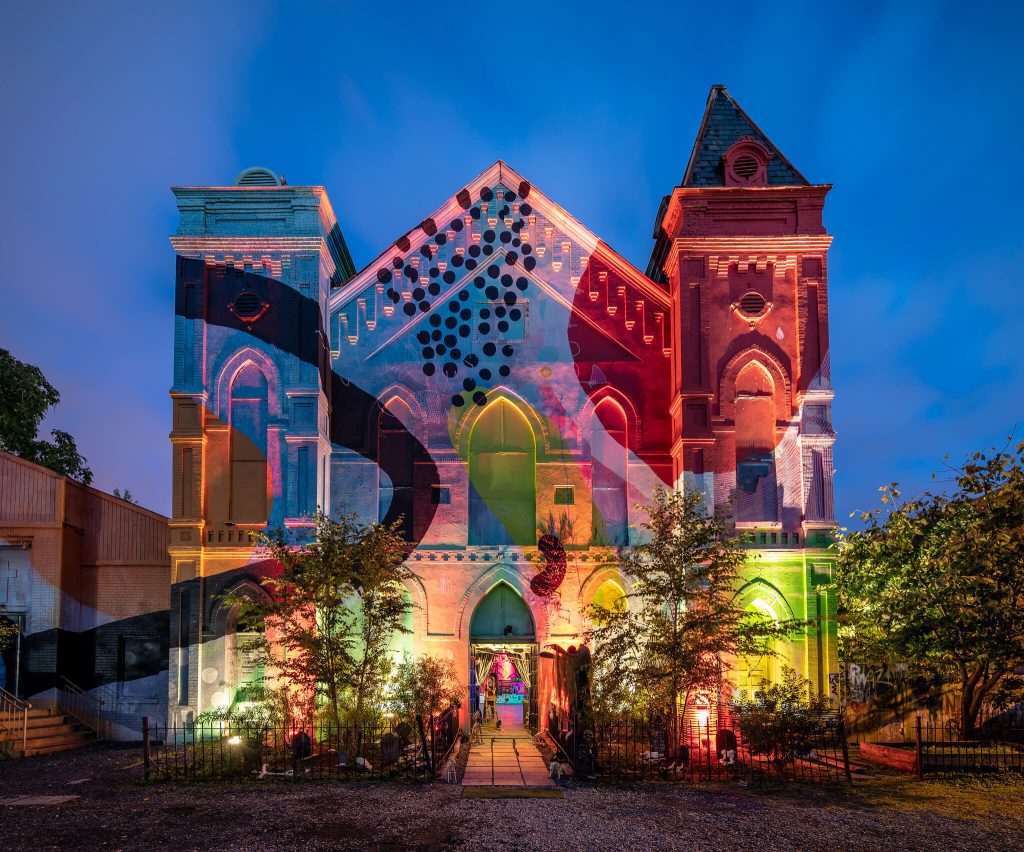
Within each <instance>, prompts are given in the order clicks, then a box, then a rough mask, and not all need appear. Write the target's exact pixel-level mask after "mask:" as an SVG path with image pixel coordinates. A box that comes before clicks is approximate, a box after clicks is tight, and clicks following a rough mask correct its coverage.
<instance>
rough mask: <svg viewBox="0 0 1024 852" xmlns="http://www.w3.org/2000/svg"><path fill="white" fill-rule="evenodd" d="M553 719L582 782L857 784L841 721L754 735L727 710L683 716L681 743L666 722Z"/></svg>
mask: <svg viewBox="0 0 1024 852" xmlns="http://www.w3.org/2000/svg"><path fill="white" fill-rule="evenodd" d="M579 721H580V720H579V719H578V718H577V717H575V716H572V715H568V716H563V717H562V718H560V719H559V718H555V717H552V718H549V720H548V729H547V730H548V733H549V735H550V736H551V738H552V739H553V740H554V742H555V745H556V747H557V749H558V751H560V752H561V754H562V756H563V757H564V758H565V759H567V760H568V762H569V763H570V764H571V765H572V767H573V770H574V772H575V774H576V775H577V777H604V778H609V779H613V780H656V779H661V780H669V781H701V782H708V781H740V780H742V781H747V782H751V781H758V780H776V781H802V782H834V781H846V782H849V781H850V780H851V772H850V760H849V752H848V748H847V742H846V731H845V728H844V725H843V720H842V718H841V717H831V716H830V717H826V718H821V719H817V720H814V722H813V724H807V723H806V722H805V723H804V724H802V725H800V726H798V727H796V728H794V727H793V726H786V725H780V726H778V727H777V728H775V729H774V730H772V729H769V728H766V727H765V726H764V725H760V726H758V727H757V729H756V730H752V729H751V726H750V725H745V724H744V723H743V722H742V721H741V720H740V719H738V718H736V717H734V716H731V715H729V712H728V710H727V708H719V710H718V712H717V713H711V712H709V713H708V714H707V716H706V717H705V718H703V719H701V718H690V717H681V718H680V720H679V725H678V734H677V736H678V744H676V745H673V744H672V741H673V739H675V736H676V735H675V733H674V732H673V731H672V730H670V726H669V724H668V723H667V722H666V721H664V720H641V719H634V718H630V719H619V720H614V721H599V722H591V723H589V724H583V725H580V724H579Z"/></svg>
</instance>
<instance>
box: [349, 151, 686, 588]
mask: <svg viewBox="0 0 1024 852" xmlns="http://www.w3.org/2000/svg"><path fill="white" fill-rule="evenodd" d="M494 172H495V176H496V177H498V178H499V180H498V181H497V182H494V183H489V184H485V185H483V186H479V188H478V189H476V190H474V191H473V192H470V191H469V190H465V191H463V192H460V193H459V194H458V195H457V196H456V197H455V198H454V199H452V201H451V202H449V203H448V204H447V205H446V206H445V207H444V208H442V211H441V212H440V213H439V214H437V215H436V216H434V217H433V218H431V219H428V220H425V221H424V222H423V223H422V225H421V228H420V229H414V230H413V231H411V232H410V234H409V235H408V236H407V237H403V238H402V240H399V241H398V242H397V243H396V244H395V246H394V247H393V248H392V249H391V250H389V251H388V252H385V253H384V255H383V256H382V257H381V258H380V259H378V261H376V262H375V263H374V264H372V265H371V267H370V268H369V269H368V270H367V271H366V272H364V273H361V274H360V275H357V276H356V278H355V279H353V281H351V282H350V283H349V284H347V285H346V286H345V287H344V288H342V290H341V291H339V292H338V293H337V294H335V296H334V297H332V307H331V327H332V334H334V333H335V329H336V330H337V331H336V334H334V336H335V337H336V339H337V341H338V344H337V345H338V346H339V348H340V350H341V352H340V356H339V357H338V358H336V361H335V363H336V365H344V368H345V379H346V381H349V382H352V383H354V384H358V385H360V386H361V388H362V389H363V390H364V391H366V392H367V393H368V394H373V395H377V396H378V397H379V396H381V395H389V394H391V393H392V392H394V391H393V389H396V388H397V389H399V392H400V393H401V394H402V396H403V398H406V396H408V397H409V398H412V399H415V400H416V402H417V403H418V406H419V411H418V412H417V411H416V410H415V409H416V408H417V406H416V405H410V406H408V408H407V409H406V410H407V412H408V416H409V417H410V421H409V422H406V423H405V426H406V428H407V429H409V430H410V431H416V429H417V428H418V427H423V426H425V427H426V431H427V432H428V433H430V434H432V435H435V436H436V433H434V429H435V427H436V425H437V423H438V421H442V422H444V423H445V424H446V426H447V432H448V439H449V442H450V446H451V447H452V448H454V449H455V450H456V451H457V452H458V456H459V459H460V460H461V462H462V464H463V474H464V475H465V476H466V477H467V479H468V486H469V487H468V492H467V497H468V500H467V502H468V504H469V505H468V506H467V507H464V508H468V510H469V511H468V514H469V519H468V535H467V541H468V543H469V544H470V545H473V544H491V545H493V544H498V545H501V544H505V545H513V546H516V547H519V548H523V549H532V548H537V547H540V549H541V553H542V556H543V557H544V560H545V562H544V564H543V566H542V567H541V570H540V572H539V573H538V575H537V577H535V578H533V582H532V583H531V585H532V588H533V591H534V593H535V594H538V595H539V596H550V595H552V594H553V593H554V592H555V591H556V590H557V589H558V587H559V585H560V583H561V582H562V581H563V580H564V576H565V563H566V559H565V550H566V548H567V547H568V546H570V545H572V546H577V547H578V546H587V545H590V544H612V545H620V544H625V543H627V541H628V528H629V521H628V510H627V507H628V506H629V505H634V504H636V503H638V502H644V501H645V500H646V499H647V498H649V496H650V493H651V491H652V488H653V486H654V485H656V484H658V483H659V482H670V481H671V463H670V461H669V458H668V454H667V446H668V429H667V427H664V426H662V427H659V426H658V425H657V424H658V423H660V422H662V421H663V420H664V414H663V412H664V411H665V410H667V405H668V374H669V371H668V370H667V366H668V362H667V357H668V355H669V354H670V350H669V345H668V331H667V328H666V322H665V318H666V316H667V310H668V307H669V304H668V299H667V296H666V295H665V294H664V293H662V292H661V291H658V290H657V288H655V287H653V285H651V283H650V282H649V281H648V280H647V279H645V278H644V277H643V276H642V275H641V274H640V273H639V272H637V271H636V270H633V269H631V268H629V267H628V266H627V265H626V264H624V263H623V262H622V261H621V260H620V259H618V258H617V257H616V256H615V255H614V253H613V252H611V251H610V250H608V249H607V248H606V247H604V246H603V244H601V243H600V242H599V241H597V240H596V239H595V238H594V237H593V236H592V235H590V234H589V233H587V232H586V231H585V230H584V229H583V228H581V227H580V226H579V225H578V223H576V222H575V221H574V220H572V219H571V218H570V217H568V216H567V215H565V214H564V212H563V211H561V210H560V209H559V208H557V206H556V205H554V204H552V203H551V202H550V201H548V200H547V199H544V198H543V197H541V196H539V195H538V194H537V193H536V191H535V190H534V189H533V188H532V187H531V186H530V184H529V183H527V182H526V181H521V180H520V181H518V182H517V183H514V184H513V185H512V186H509V185H508V184H507V183H506V182H503V181H502V180H500V178H501V176H502V174H503V173H504V174H511V173H510V171H509V170H508V169H507V167H504V166H503V165H501V164H499V165H498V166H496V167H495V169H494ZM513 187H514V188H513ZM535 197H536V201H535V200H534V199H535ZM595 262H596V264H597V266H598V267H601V269H602V270H603V273H602V274H601V276H600V281H601V285H603V289H602V287H601V286H599V285H598V283H597V282H598V279H597V278H596V277H595V278H594V284H593V286H592V285H591V283H590V281H591V278H590V277H588V276H589V270H590V268H591V266H592V264H594V263H595ZM612 263H614V264H615V269H614V270H612V274H611V276H610V277H609V274H608V272H609V269H610V268H611V265H612ZM583 281H586V282H587V283H586V285H585V287H586V292H588V293H590V295H589V296H586V297H584V299H583V300H582V301H581V300H580V293H581V292H583V285H582V284H581V282H583ZM609 287H610V288H611V289H609ZM620 302H621V305H622V307H621V310H620ZM609 318H611V319H609ZM634 350H646V351H645V352H644V356H645V358H649V359H650V363H648V362H647V361H645V360H644V359H643V358H638V357H637V356H636V353H635V352H634ZM582 359H586V360H582ZM380 362H386V363H388V365H389V369H388V370H386V371H382V370H380V369H379V368H378V367H377V364H378V363H380ZM361 365H365V366H364V367H361ZM655 365H656V369H655V368H654V367H655ZM336 369H340V366H339V367H336ZM581 375H584V376H585V379H584V381H581ZM609 376H612V378H611V379H609V378H608V377H609ZM599 377H602V378H601V379H599ZM595 406H596V407H597V411H596V415H595ZM627 410H628V412H629V413H628V414H627V413H626V412H627ZM656 412H660V413H657V414H656ZM648 416H649V420H648V421H647V422H649V423H651V424H654V425H653V426H652V432H657V431H658V430H659V429H660V431H662V432H663V433H664V434H663V436H657V435H653V436H652V437H654V438H655V440H652V441H650V442H649V444H648V447H649V448H650V449H651V451H649V452H648V453H646V454H643V455H638V454H637V452H635V451H636V449H637V448H638V447H639V444H640V441H639V435H638V432H637V425H638V420H639V419H640V417H648ZM629 418H632V421H633V427H632V431H633V435H632V445H629V444H628V442H629V440H630V439H629V437H628V436H629V433H630V429H629V428H628V427H627V419H629ZM658 437H662V438H663V441H662V445H663V446H664V447H665V450H662V452H661V454H660V458H659V453H658V452H657V447H658V443H659V442H658V440H657V438H658ZM428 443H429V441H428ZM432 446H433V445H432ZM436 446H437V449H438V450H442V451H443V450H444V449H446V447H443V446H442V445H440V444H437V445H436ZM581 461H582V462H585V464H581ZM649 463H653V464H654V466H655V467H656V468H657V472H655V471H654V470H652V468H651V464H649ZM542 470H543V476H542V473H541V471H542ZM592 470H594V471H597V473H596V474H594V475H592V473H591V471H592ZM595 476H596V481H595ZM455 490H458V489H457V488H456V489H455ZM552 492H555V493H554V494H552ZM595 529H599V530H601V531H602V532H601V533H600V534H599V535H597V536H595V534H594V530H595ZM570 539H572V540H570ZM542 541H543V546H541V542H542Z"/></svg>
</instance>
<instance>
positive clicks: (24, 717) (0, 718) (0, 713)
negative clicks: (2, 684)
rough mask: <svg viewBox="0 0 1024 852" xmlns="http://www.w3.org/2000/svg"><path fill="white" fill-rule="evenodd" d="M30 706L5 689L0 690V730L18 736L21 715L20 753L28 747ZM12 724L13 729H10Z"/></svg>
mask: <svg viewBox="0 0 1024 852" xmlns="http://www.w3.org/2000/svg"><path fill="white" fill-rule="evenodd" d="M31 709H32V705H31V704H29V703H28V702H27V701H22V700H21V699H20V698H18V696H16V695H12V694H11V693H9V692H8V691H7V690H6V689H0V728H3V729H4V730H7V731H10V732H11V733H12V734H14V736H18V733H19V731H18V714H19V713H20V714H21V726H20V727H21V732H20V733H21V751H22V753H24V751H25V749H26V748H27V747H28V711H29V710H31ZM12 724H13V726H14V727H12Z"/></svg>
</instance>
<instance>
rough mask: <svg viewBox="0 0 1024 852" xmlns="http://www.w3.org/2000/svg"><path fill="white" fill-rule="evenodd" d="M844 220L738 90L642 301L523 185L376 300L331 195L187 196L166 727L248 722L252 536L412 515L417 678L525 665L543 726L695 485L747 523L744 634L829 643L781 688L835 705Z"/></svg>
mask: <svg viewBox="0 0 1024 852" xmlns="http://www.w3.org/2000/svg"><path fill="white" fill-rule="evenodd" d="M828 190H829V187H828V186H827V185H820V184H810V183H809V182H808V181H807V180H806V179H805V178H804V177H803V176H802V175H801V174H800V173H799V172H798V171H797V170H796V168H795V167H794V166H793V165H792V164H791V163H790V162H789V161H788V160H787V159H786V157H785V156H784V155H783V154H782V153H781V152H780V151H779V150H778V149H777V148H776V147H775V146H774V145H773V144H772V142H771V141H770V140H769V139H768V137H767V136H766V135H765V134H764V133H763V132H762V131H761V130H760V129H759V128H758V127H757V125H755V124H754V122H753V121H752V120H751V119H750V118H749V117H748V116H747V115H746V113H745V112H744V111H743V110H742V109H741V108H740V107H739V105H738V104H737V103H736V102H735V101H734V100H733V98H732V97H731V96H730V95H729V94H728V93H727V92H726V91H725V89H724V87H719V86H716V87H714V88H713V89H712V91H711V94H710V96H709V99H708V104H707V108H706V111H705V115H704V119H703V122H702V124H701V128H700V132H699V134H698V137H697V140H696V142H695V144H694V148H693V153H692V155H691V157H690V160H689V162H688V164H687V165H686V169H685V174H684V177H683V180H682V181H681V183H680V184H679V186H677V187H675V188H674V189H673V190H672V192H671V194H670V195H668V196H666V197H665V199H664V201H663V202H662V205H661V208H660V210H659V211H658V213H657V217H656V222H655V234H654V237H655V245H654V249H653V253H652V257H651V261H650V263H649V265H648V267H647V270H646V273H644V272H641V271H640V270H638V269H636V268H635V267H633V266H632V265H631V264H629V263H628V262H627V261H625V260H624V259H623V258H621V257H620V256H619V255H618V254H616V253H615V252H614V251H613V250H612V249H611V248H610V247H609V246H607V245H606V244H605V243H604V242H602V241H601V240H600V239H599V238H598V237H597V236H595V235H594V234H592V233H591V232H590V231H588V230H587V229H586V228H585V227H584V226H583V225H582V224H580V223H579V222H578V221H577V220H575V219H574V218H573V217H572V216H571V215H570V214H569V213H567V212H566V211H565V210H563V209H562V208H561V207H559V206H558V205H557V204H556V203H555V202H554V201H553V200H551V199H549V198H547V197H546V196H545V195H544V194H543V193H542V192H541V191H540V190H539V189H538V188H537V187H534V186H533V185H532V184H531V183H530V182H529V181H528V180H527V179H526V178H525V177H524V176H523V175H520V174H518V173H517V172H515V171H514V170H513V169H511V168H510V167H509V166H507V165H506V164H504V163H502V162H498V163H495V164H494V165H493V166H492V167H490V168H489V169H487V170H486V171H485V172H484V173H483V174H482V175H480V176H478V177H477V178H475V179H474V180H472V181H471V182H470V183H468V184H467V185H466V186H464V187H462V188H460V189H459V190H458V191H457V192H456V193H455V194H454V195H453V196H452V197H451V198H449V199H448V200H447V201H445V202H444V203H443V204H442V205H441V206H440V207H439V208H438V209H437V210H435V211H434V212H432V213H431V214H430V215H429V216H427V217H426V218H423V219H422V220H420V221H419V223H418V224H415V225H414V226H413V227H412V228H411V229H410V230H409V231H407V232H406V233H405V234H404V235H402V236H401V237H399V238H398V239H397V240H396V241H395V242H394V243H393V244H392V245H390V246H388V247H387V248H386V249H385V250H384V251H383V252H381V254H380V255H379V256H378V257H377V258H375V259H374V260H373V261H372V262H370V263H369V264H367V265H366V266H365V267H363V268H362V269H361V270H360V271H357V270H356V268H355V266H354V264H353V262H352V260H351V258H350V256H349V253H348V250H347V248H346V246H345V242H344V239H343V237H342V234H341V228H340V226H339V223H338V222H337V220H336V219H335V216H334V212H333V210H332V208H331V204H330V201H329V200H328V197H327V193H326V192H325V190H324V189H323V187H319V186H288V185H286V184H284V183H283V182H282V180H281V179H280V178H278V177H277V176H276V175H275V174H274V173H272V172H270V171H269V170H266V169H250V170H248V171H246V172H244V173H243V174H242V175H240V176H239V178H238V179H236V181H235V183H234V185H231V186H220V187H178V188H175V189H174V194H175V197H176V199H177V204H178V209H179V212H180V223H179V227H178V230H177V233H176V234H175V235H174V236H173V237H172V238H171V242H172V244H173V246H174V249H175V252H176V256H177V281H176V288H177V289H176V320H175V322H176V325H175V352H174V384H173V387H172V389H171V398H172V403H173V427H172V433H171V445H172V452H173V456H172V465H173V482H174V494H173V517H172V520H171V523H170V526H171V539H170V556H171V561H172V583H173V585H172V593H171V601H170V637H171V641H170V657H169V668H170V673H169V694H168V702H169V709H170V717H171V718H172V719H173V720H176V721H181V720H185V719H188V718H190V717H191V716H193V715H194V714H196V713H198V712H201V711H203V710H205V709H207V708H209V707H211V706H217V707H226V706H230V705H231V704H233V703H235V702H237V701H240V700H243V697H244V695H245V689H244V687H245V685H246V682H247V681H249V680H251V679H252V678H253V677H257V676H258V673H256V672H254V670H253V667H252V666H251V664H250V663H249V662H248V661H247V660H246V658H245V656H246V655H245V653H244V651H243V647H244V643H243V642H241V641H240V640H239V635H238V632H237V630H236V625H235V616H236V610H235V608H233V606H232V604H231V603H230V602H229V597H235V596H237V595H240V594H241V595H246V594H259V591H258V581H259V570H258V566H257V563H258V562H259V560H260V557H259V555H258V554H257V553H255V552H254V548H253V546H252V535H253V534H254V533H255V532H258V531H261V530H263V529H266V528H272V529H277V528H282V529H287V530H290V531H291V533H292V534H293V535H294V536H295V538H296V540H301V539H302V537H303V536H304V535H308V531H309V529H310V527H311V524H312V521H311V516H312V515H313V513H314V512H315V511H316V510H317V509H318V508H319V509H322V510H323V511H325V512H327V513H329V514H334V515H337V514H340V513H342V512H354V513H356V514H357V515H358V516H359V517H360V518H362V519H364V520H377V519H379V520H385V521H389V520H393V519H396V518H398V517H400V516H401V517H404V519H405V528H406V533H407V534H408V536H409V537H410V539H411V540H412V541H413V543H414V544H415V548H414V550H413V551H412V553H411V555H410V566H411V567H412V568H413V570H414V571H415V572H416V574H417V577H418V579H417V580H416V581H414V582H411V583H410V584H409V587H408V593H409V597H410V600H411V601H412V602H413V603H414V604H415V609H414V611H413V616H412V625H411V626H412V628H413V633H412V634H411V636H410V637H409V639H408V642H407V643H405V647H406V649H407V650H411V651H412V652H413V653H419V652H430V653H434V654H438V655H441V656H444V657H447V658H449V659H451V660H453V661H455V663H456V666H457V669H458V671H459V673H460V676H461V677H462V678H464V680H465V681H466V682H467V683H470V684H473V685H475V683H476V681H477V680H478V679H479V678H481V677H483V676H486V675H487V674H488V672H489V671H490V665H491V661H492V660H493V659H494V658H495V657H496V656H499V655H502V654H504V657H505V658H507V659H511V660H512V661H513V667H512V669H511V671H512V672H514V675H515V676H516V677H517V678H518V683H519V687H518V689H519V690H520V693H521V694H522V695H523V696H524V699H523V700H524V716H525V717H526V720H527V721H533V722H534V723H536V721H537V719H538V717H540V716H542V715H543V714H545V713H547V712H550V711H551V710H552V707H553V705H555V704H557V703H558V701H559V700H560V696H559V694H558V690H557V688H556V684H555V680H556V678H555V677H554V676H553V674H552V671H551V669H550V665H549V664H548V663H547V662H546V660H550V659H551V658H552V656H553V655H557V654H559V653H562V652H563V651H564V650H565V649H567V648H569V647H571V646H575V645H578V644H579V642H580V636H581V634H582V632H583V630H584V629H585V627H586V624H585V622H584V616H583V614H582V613H583V612H584V610H585V607H586V606H587V605H589V604H590V603H591V602H592V601H594V600H595V598H600V599H605V600H607V599H614V598H615V597H619V596H621V595H622V594H623V593H624V592H628V590H629V587H630V581H629V578H628V577H624V576H621V575H620V573H619V572H618V570H617V569H616V567H615V554H616V548H618V547H622V546H625V545H629V544H630V543H635V542H636V541H637V540H638V536H639V534H640V533H639V530H640V524H641V523H642V520H643V517H642V513H641V511H640V510H638V509H636V508H635V507H636V506H637V504H643V503H646V502H649V500H650V498H651V495H652V494H653V491H654V489H655V488H657V487H659V486H664V487H681V486H682V485H683V484H684V483H685V484H689V485H691V486H693V487H696V488H700V489H702V490H703V491H704V493H705V494H706V495H707V497H708V499H709V501H714V503H715V504H723V503H725V502H730V501H731V502H732V504H733V505H734V507H735V515H736V518H737V522H738V523H739V525H740V526H741V528H743V529H744V530H745V531H747V533H748V534H749V538H750V541H751V560H750V563H749V567H748V570H747V571H746V572H745V575H744V578H743V583H742V585H741V587H740V588H738V589H737V594H738V595H739V597H740V600H741V602H742V604H743V605H744V606H745V607H748V608H749V609H751V610H754V611H757V612H760V613H762V614H763V615H765V616H768V617H771V618H777V619H783V618H789V617H796V618H800V619H807V620H808V621H809V622H810V625H811V626H810V627H809V628H808V629H807V630H806V631H805V632H804V634H803V635H801V636H800V637H798V638H796V639H794V640H792V641H789V642H786V643H784V646H783V647H782V648H780V651H781V653H782V658H783V659H784V660H785V661H786V662H788V663H789V664H790V665H792V666H793V667H795V668H796V669H797V670H798V671H799V672H800V673H801V674H803V675H804V676H806V677H807V678H809V679H810V680H811V681H812V683H814V684H815V685H816V687H817V688H818V689H819V690H822V691H829V690H833V691H834V690H835V688H836V686H837V677H838V664H837V659H836V646H835V635H836V632H835V620H834V614H835V606H834V599H833V598H832V596H831V594H830V593H828V592H827V591H826V590H825V589H823V588H822V586H823V584H824V583H826V582H827V581H828V580H829V578H830V575H831V565H832V556H831V552H830V544H831V533H832V530H833V528H834V520H833V503H832V456H831V447H832V442H833V440H834V435H833V432H832V428H831V416H830V407H831V400H832V390H831V386H830V383H829V372H828V363H829V361H828V307H827V306H828V298H827V270H828V264H827V253H828V248H829V243H830V240H831V237H830V236H828V235H827V234H826V233H825V230H824V227H823V224H822V211H823V207H824V202H825V196H826V194H827V192H828ZM544 535H551V536H554V537H555V538H556V539H557V540H558V547H560V548H562V549H564V551H565V554H566V564H565V571H564V574H560V573H559V569H557V568H554V567H553V566H552V564H551V563H550V561H549V560H547V558H546V555H545V553H544V552H542V550H541V549H540V548H539V547H538V544H539V542H540V539H541V537H542V536H544ZM229 592H230V593H231V595H230V596H228V595H227V593H229ZM775 668H776V664H775V663H774V662H773V661H772V659H771V658H768V657H765V658H760V659H758V660H748V661H739V662H738V664H737V670H736V671H735V672H734V681H735V682H736V683H738V684H739V685H746V684H748V683H751V682H755V681H756V680H758V679H760V678H761V677H763V676H767V677H769V678H772V677H774V676H775Z"/></svg>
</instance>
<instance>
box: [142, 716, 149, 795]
mask: <svg viewBox="0 0 1024 852" xmlns="http://www.w3.org/2000/svg"><path fill="white" fill-rule="evenodd" d="M150 763H151V757H150V753H149V716H143V717H142V767H143V768H142V777H143V778H145V780H146V781H149V766H150Z"/></svg>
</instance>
